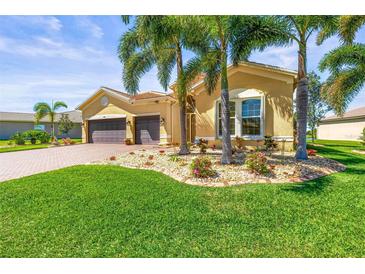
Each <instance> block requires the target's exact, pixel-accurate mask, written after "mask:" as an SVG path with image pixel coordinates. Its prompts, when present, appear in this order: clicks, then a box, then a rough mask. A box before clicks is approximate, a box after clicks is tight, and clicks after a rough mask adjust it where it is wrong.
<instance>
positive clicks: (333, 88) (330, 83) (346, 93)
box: [321, 68, 365, 115]
mask: <svg viewBox="0 0 365 274" xmlns="http://www.w3.org/2000/svg"><path fill="white" fill-rule="evenodd" d="M364 72H365V71H359V70H358V69H356V68H355V69H350V70H347V71H345V72H341V73H340V74H336V75H331V76H330V77H329V79H328V80H327V81H326V83H325V85H324V86H323V88H322V90H321V92H322V94H323V97H324V98H325V100H326V101H327V102H328V104H329V105H330V106H331V107H332V108H333V110H334V111H335V113H336V114H337V115H343V113H344V112H345V111H346V109H347V107H348V105H349V103H350V102H351V101H352V100H353V99H354V98H355V96H356V95H357V94H358V93H359V91H360V90H361V88H362V87H363V86H364V83H365V74H364Z"/></svg>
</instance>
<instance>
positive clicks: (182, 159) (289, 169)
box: [99, 149, 345, 187]
mask: <svg viewBox="0 0 365 274" xmlns="http://www.w3.org/2000/svg"><path fill="white" fill-rule="evenodd" d="M145 154H146V152H145V150H139V151H135V152H134V153H125V154H122V155H121V156H119V157H117V159H116V160H113V161H104V162H101V163H99V164H118V165H120V166H123V167H129V168H138V169H149V170H155V171H159V172H162V173H164V174H166V175H168V176H170V177H172V178H174V179H176V180H178V181H180V182H184V183H187V184H191V185H200V186H210V187H223V186H232V185H240V184H250V183H288V182H293V183H297V182H303V181H307V180H313V179H315V178H318V177H321V176H325V175H328V174H331V173H334V172H339V171H343V170H345V166H344V165H342V164H341V163H339V162H337V161H334V160H331V159H327V158H323V157H321V156H311V157H309V159H308V160H305V161H297V160H295V158H294V153H285V155H284V156H283V155H281V153H280V152H277V153H272V154H271V155H270V156H267V159H268V167H269V170H270V172H269V173H268V174H266V175H256V174H253V173H251V172H250V171H249V170H248V169H247V168H246V167H245V165H244V164H242V162H243V160H242V159H244V156H245V155H247V153H245V155H239V157H237V158H238V159H234V160H235V164H232V165H222V164H220V161H219V160H220V156H221V151H220V150H217V149H215V150H212V149H208V150H207V153H204V155H206V156H208V157H210V158H211V159H212V163H213V165H212V167H213V169H214V170H215V171H216V172H217V173H216V176H214V177H211V178H194V177H193V176H192V174H191V171H190V169H189V164H190V163H191V160H192V159H193V158H194V157H197V156H200V155H202V154H201V153H199V149H193V150H192V151H191V154H190V155H183V156H178V155H177V154H176V151H175V150H174V149H166V150H165V151H164V153H161V152H159V151H157V150H155V151H149V152H148V155H149V156H148V160H147V157H146V155H145ZM172 155H175V156H174V157H171V156H172ZM173 158H174V160H172V159H173ZM176 159H177V160H176ZM146 163H148V164H146Z"/></svg>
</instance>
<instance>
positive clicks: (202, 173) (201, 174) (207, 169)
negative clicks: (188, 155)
mask: <svg viewBox="0 0 365 274" xmlns="http://www.w3.org/2000/svg"><path fill="white" fill-rule="evenodd" d="M190 170H191V173H192V175H193V176H194V177H195V178H207V177H212V176H214V175H215V174H216V172H215V171H214V170H213V168H212V161H211V160H210V158H209V157H206V156H203V157H197V158H194V159H193V160H192V162H191V164H190Z"/></svg>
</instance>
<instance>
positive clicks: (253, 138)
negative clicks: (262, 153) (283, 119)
mask: <svg viewBox="0 0 365 274" xmlns="http://www.w3.org/2000/svg"><path fill="white" fill-rule="evenodd" d="M234 137H236V136H231V138H232V139H233V138H234ZM241 137H242V138H243V139H244V140H245V141H259V140H264V136H260V135H251V136H241ZM195 138H196V139H200V138H203V139H205V140H208V141H214V140H221V139H222V138H215V137H214V136H196V137H195ZM272 138H273V140H275V141H282V140H285V141H293V140H294V137H293V136H272Z"/></svg>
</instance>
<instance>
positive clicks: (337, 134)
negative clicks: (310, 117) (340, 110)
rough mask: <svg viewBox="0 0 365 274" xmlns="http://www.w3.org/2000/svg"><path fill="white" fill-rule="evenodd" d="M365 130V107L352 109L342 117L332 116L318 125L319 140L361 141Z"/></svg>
mask: <svg viewBox="0 0 365 274" xmlns="http://www.w3.org/2000/svg"><path fill="white" fill-rule="evenodd" d="M364 128H365V107H360V108H356V109H352V110H350V111H348V112H346V113H344V115H343V116H342V117H340V116H336V115H332V116H329V117H326V118H324V119H323V120H321V122H320V123H319V125H318V129H317V138H318V139H323V140H359V139H360V136H361V133H362V131H363V129H364Z"/></svg>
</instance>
